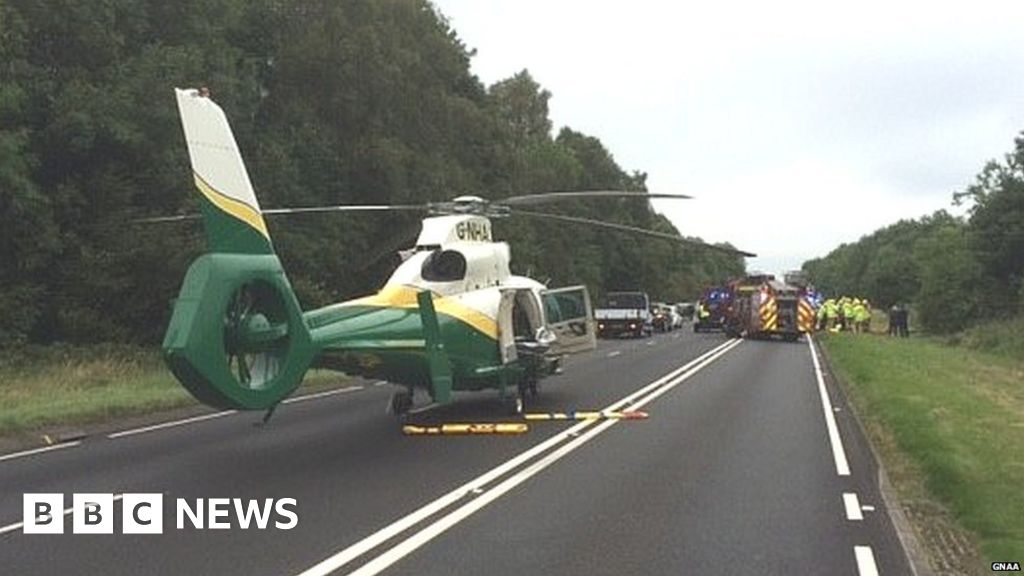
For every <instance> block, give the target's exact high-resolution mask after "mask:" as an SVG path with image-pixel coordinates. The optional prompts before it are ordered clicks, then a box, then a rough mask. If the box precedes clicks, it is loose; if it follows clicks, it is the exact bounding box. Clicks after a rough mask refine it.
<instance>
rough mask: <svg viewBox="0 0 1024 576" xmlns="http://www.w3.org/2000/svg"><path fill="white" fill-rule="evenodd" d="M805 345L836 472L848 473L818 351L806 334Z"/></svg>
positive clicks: (846, 474) (847, 464) (848, 466)
mask: <svg viewBox="0 0 1024 576" xmlns="http://www.w3.org/2000/svg"><path fill="white" fill-rule="evenodd" d="M807 346H808V347H810V349H811V360H813V361H814V376H815V377H816V378H817V380H818V393H819V394H821V408H822V410H824V411H825V427H826V428H828V439H829V443H830V444H831V446H832V458H833V459H834V460H835V462H836V474H838V475H840V476H849V475H850V464H849V462H848V461H847V460H846V450H844V449H843V439H842V438H840V436H839V427H838V426H836V417H835V413H834V412H833V410H832V402H831V401H830V400H829V399H828V390H826V389H825V377H824V376H822V374H821V363H820V362H819V361H818V351H817V350H816V349H815V348H814V340H813V339H812V338H811V335H810V334H808V335H807Z"/></svg>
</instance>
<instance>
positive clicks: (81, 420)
mask: <svg viewBox="0 0 1024 576" xmlns="http://www.w3.org/2000/svg"><path fill="white" fill-rule="evenodd" d="M343 378H344V377H342V376H339V375H338V374H335V373H331V372H324V371H311V372H310V373H309V374H308V375H307V376H306V379H305V381H304V382H303V384H302V387H303V388H304V389H317V388H325V387H328V386H330V385H332V384H336V383H339V382H340V381H342V380H343ZM186 406H198V403H197V402H196V401H195V400H194V399H193V398H192V397H191V396H190V395H189V394H188V392H186V391H185V389H184V388H182V387H181V385H180V384H178V382H177V381H176V380H175V379H174V377H173V376H172V375H171V373H170V372H169V371H168V370H167V368H166V367H165V366H164V364H163V362H162V360H161V358H160V353H159V351H158V350H155V349H150V348H138V347H131V346H90V347H66V346H55V347H45V348H42V347H39V348H23V349H18V350H7V351H4V352H3V353H2V355H0V436H10V435H16V434H21V433H26V432H29V431H33V430H42V429H45V428H47V427H66V426H70V425H78V424H89V423H96V422H103V421H106V420H113V419H116V418H119V417H123V416H134V415H142V414H148V413H152V412H159V411H163V410H169V409H172V408H181V407H186Z"/></svg>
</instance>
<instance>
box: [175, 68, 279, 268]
mask: <svg viewBox="0 0 1024 576" xmlns="http://www.w3.org/2000/svg"><path fill="white" fill-rule="evenodd" d="M174 92H175V95H176V97H177V101H178V112H179V113H180V115H181V126H182V128H183V129H184V131H185V141H186V143H187V144H188V156H189V160H190V161H191V163H192V176H193V179H194V181H195V185H196V188H198V189H199V192H200V195H201V198H200V210H201V211H202V215H203V227H204V229H205V232H206V239H207V247H208V250H209V251H210V252H230V253H234V254H273V252H274V249H273V246H272V244H271V242H270V234H269V233H268V232H267V225H266V223H265V222H264V221H263V215H262V214H261V213H260V205H259V202H257V200H256V193H255V192H254V191H253V188H252V183H251V182H250V181H249V173H248V172H246V170H245V164H244V163H243V162H242V155H241V154H240V153H239V152H238V144H236V143H235V136H234V134H232V132H231V126H230V124H228V119H227V117H226V116H225V115H224V111H223V110H221V108H220V106H218V105H217V103H216V102H214V101H213V100H211V99H210V98H209V95H208V93H207V92H206V90H205V89H200V90H192V89H189V90H180V89H177V88H175V90H174Z"/></svg>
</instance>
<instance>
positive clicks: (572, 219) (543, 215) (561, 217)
mask: <svg viewBox="0 0 1024 576" xmlns="http://www.w3.org/2000/svg"><path fill="white" fill-rule="evenodd" d="M513 214H516V215H522V216H532V217H534V218H546V219H548V220H559V221H562V222H572V223H575V224H587V225H590V226H598V227H601V228H610V229H612V230H619V231H621V232H632V233H634V234H641V235H644V236H651V237H654V238H662V239H664V240H674V241H676V242H681V243H683V244H691V245H693V246H698V247H701V248H707V249H708V250H716V251H718V252H724V253H726V254H735V255H739V256H746V257H748V258H753V257H755V256H757V254H752V253H750V252H744V251H743V250H736V249H735V248H726V247H725V246H716V245H714V244H708V243H706V242H700V241H698V240H690V239H689V238H683V237H682V236H679V235H676V234H667V233H665V232H655V231H654V230H647V229H646V228H638V227H636V226H628V225H626V224H613V223H611V222H604V221H601V220H591V219H590V218H580V217H579V216H565V215H563V214H547V213H545V212H532V211H527V210H516V211H515V212H513Z"/></svg>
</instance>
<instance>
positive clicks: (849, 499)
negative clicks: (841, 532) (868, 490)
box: [843, 492, 864, 520]
mask: <svg viewBox="0 0 1024 576" xmlns="http://www.w3.org/2000/svg"><path fill="white" fill-rule="evenodd" d="M843 506H845V507H846V519H847V520H863V519H864V514H862V513H861V510H860V502H858V501H857V495H856V494H854V493H853V492H844V493H843Z"/></svg>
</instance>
